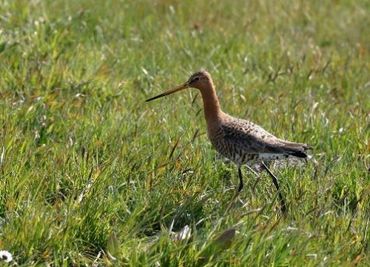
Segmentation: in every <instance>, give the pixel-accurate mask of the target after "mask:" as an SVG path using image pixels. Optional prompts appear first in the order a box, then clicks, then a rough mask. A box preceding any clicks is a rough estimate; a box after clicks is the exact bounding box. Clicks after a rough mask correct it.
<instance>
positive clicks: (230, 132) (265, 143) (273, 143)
mask: <svg viewBox="0 0 370 267" xmlns="http://www.w3.org/2000/svg"><path fill="white" fill-rule="evenodd" d="M209 138H210V140H211V142H212V144H213V146H214V148H215V149H216V150H217V151H218V152H219V153H220V154H221V155H223V156H224V157H226V158H228V159H230V160H232V161H233V162H235V163H236V164H238V165H243V164H247V165H250V166H252V165H255V164H256V163H259V162H262V161H264V162H265V163H270V162H271V161H274V160H282V159H288V158H290V157H297V158H307V154H306V152H305V151H306V150H307V149H308V146H307V145H306V144H301V143H293V142H288V141H285V140H282V139H279V138H277V137H276V136H274V135H272V134H270V133H269V132H267V131H266V130H265V129H263V128H262V127H260V126H258V125H256V124H254V123H252V122H249V121H247V120H241V119H237V118H233V117H231V116H229V115H226V114H224V116H223V117H222V119H221V121H220V123H219V126H218V127H213V128H211V130H210V131H209Z"/></svg>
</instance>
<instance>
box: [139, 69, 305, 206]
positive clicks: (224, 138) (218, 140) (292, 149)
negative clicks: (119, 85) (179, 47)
mask: <svg viewBox="0 0 370 267" xmlns="http://www.w3.org/2000/svg"><path fill="white" fill-rule="evenodd" d="M186 88H196V89H198V90H199V91H200V93H201V95H202V99H203V105H204V115H205V119H206V122H207V132H208V137H209V139H210V141H211V143H212V145H213V147H214V148H215V149H216V150H217V152H219V153H220V154H221V155H222V156H224V157H226V158H228V159H229V160H231V161H233V162H234V163H235V164H236V165H237V166H238V175H239V187H238V192H240V191H241V190H242V188H243V176H242V171H241V166H242V165H244V164H245V165H248V166H251V165H255V164H258V165H259V166H260V167H261V168H262V169H265V170H266V171H267V173H268V174H269V175H270V176H271V178H272V182H273V183H274V185H275V187H276V189H277V192H278V196H279V199H280V203H281V210H282V211H283V212H285V211H286V204H285V201H284V198H283V196H282V194H281V192H280V188H279V183H278V180H277V178H276V176H275V175H273V174H272V172H271V171H270V170H269V168H268V167H267V165H269V163H271V162H272V161H274V160H280V159H288V158H290V157H295V158H302V159H306V158H307V154H306V152H305V151H306V150H307V149H308V148H309V147H308V145H306V144H302V143H294V142H289V141H285V140H282V139H280V138H277V137H276V136H274V135H272V134H271V133H269V132H267V131H266V130H264V129H263V128H262V127H260V126H258V125H256V124H254V123H252V122H250V121H247V120H242V119H238V118H234V117H232V116H230V115H228V114H226V113H224V112H223V111H222V110H221V107H220V103H219V100H218V97H217V95H216V90H215V87H214V85H213V81H212V78H211V75H210V74H209V73H208V72H206V71H199V72H196V73H194V74H193V75H191V76H190V78H189V79H188V81H187V82H185V83H184V84H182V85H180V86H177V87H175V88H173V89H170V90H168V91H165V92H164V93H162V94H160V95H157V96H155V97H152V98H149V99H147V100H146V102H148V101H152V100H154V99H157V98H160V97H163V96H166V95H169V94H172V93H175V92H178V91H180V90H183V89H186Z"/></svg>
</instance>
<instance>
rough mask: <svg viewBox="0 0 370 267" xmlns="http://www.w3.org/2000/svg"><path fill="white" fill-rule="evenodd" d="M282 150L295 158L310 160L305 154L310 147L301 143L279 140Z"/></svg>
mask: <svg viewBox="0 0 370 267" xmlns="http://www.w3.org/2000/svg"><path fill="white" fill-rule="evenodd" d="M281 142H282V144H283V147H284V149H285V150H286V151H287V154H289V155H290V156H294V157H297V158H303V159H310V156H309V155H308V154H307V153H306V151H307V150H309V149H311V147H310V146H309V145H307V144H303V143H294V142H289V141H285V140H281Z"/></svg>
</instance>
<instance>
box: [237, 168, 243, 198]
mask: <svg viewBox="0 0 370 267" xmlns="http://www.w3.org/2000/svg"><path fill="white" fill-rule="evenodd" d="M238 174H239V188H238V192H240V191H242V189H243V186H244V185H243V175H242V169H241V167H240V166H239V167H238Z"/></svg>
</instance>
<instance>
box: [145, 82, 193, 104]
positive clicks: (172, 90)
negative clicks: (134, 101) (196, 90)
mask: <svg viewBox="0 0 370 267" xmlns="http://www.w3.org/2000/svg"><path fill="white" fill-rule="evenodd" d="M188 87H189V85H188V83H187V82H186V83H184V84H182V85H180V86H177V87H175V88H173V89H170V90H167V91H165V92H163V93H162V94H160V95H157V96H154V97H152V98H149V99H147V100H145V102H149V101H152V100H154V99H157V98H160V97H162V96H166V95H170V94H173V93H176V92H178V91H181V90H183V89H186V88H188Z"/></svg>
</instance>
